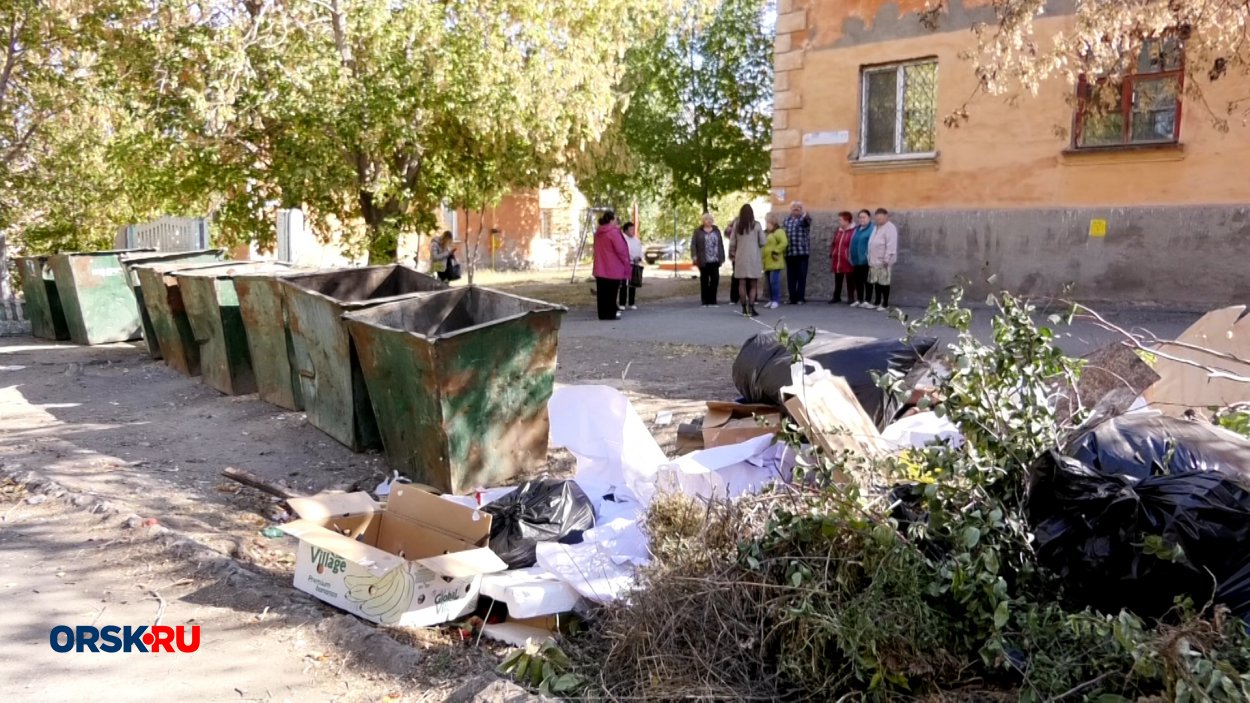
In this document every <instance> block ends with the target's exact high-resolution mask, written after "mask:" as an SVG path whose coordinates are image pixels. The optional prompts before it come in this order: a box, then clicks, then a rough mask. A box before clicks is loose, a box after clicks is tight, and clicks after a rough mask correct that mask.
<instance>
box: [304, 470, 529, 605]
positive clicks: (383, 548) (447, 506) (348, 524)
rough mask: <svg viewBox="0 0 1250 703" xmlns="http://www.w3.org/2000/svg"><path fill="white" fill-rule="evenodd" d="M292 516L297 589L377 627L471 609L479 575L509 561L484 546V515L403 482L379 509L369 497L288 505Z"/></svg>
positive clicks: (306, 500)
mask: <svg viewBox="0 0 1250 703" xmlns="http://www.w3.org/2000/svg"><path fill="white" fill-rule="evenodd" d="M287 503H289V504H290V506H291V508H292V509H293V510H294V511H295V512H296V513H297V514H298V515H299V517H300V519H299V520H296V521H294V522H291V523H288V524H287V525H285V526H284V527H283V528H282V529H283V530H284V531H285V532H286V533H287V534H289V535H292V536H294V537H296V538H298V539H299V552H298V554H297V556H296V560H295V587H296V588H298V589H299V590H301V591H304V592H305V593H308V594H309V595H311V596H313V597H315V598H318V599H320V600H323V601H325V602H327V603H330V604H331V605H334V606H337V607H339V608H341V609H343V610H346V611H347V612H349V613H354V614H355V615H359V616H360V617H362V618H364V619H366V620H371V621H373V622H376V623H381V624H385V625H402V626H410V627H427V626H430V625H438V624H440V623H444V622H447V621H449V620H454V619H456V618H458V617H460V616H461V615H464V614H466V613H468V612H470V611H472V610H473V608H474V607H475V606H476V605H477V597H478V590H479V589H480V588H481V585H482V575H483V574H489V573H495V572H500V571H504V570H506V569H507V568H508V565H507V564H505V563H504V562H503V560H501V559H500V558H499V557H498V556H496V555H495V553H494V552H492V551H491V550H490V549H488V548H486V546H485V545H486V544H487V542H488V541H489V538H490V523H491V518H490V515H487V514H486V513H482V512H479V511H477V510H474V509H472V508H468V507H465V506H463V505H457V504H455V503H452V502H450V501H446V500H443V499H441V498H438V497H437V496H435V495H433V494H430V493H427V492H425V491H422V490H420V489H418V488H414V487H412V486H406V485H402V484H401V485H397V486H395V487H394V488H393V489H392V491H391V494H390V497H389V499H388V500H387V503H386V506H385V507H383V506H381V505H379V504H378V503H377V502H375V501H374V500H373V498H371V497H370V496H369V494H367V493H330V494H322V495H319V496H314V497H311V498H291V499H289V500H288V501H287Z"/></svg>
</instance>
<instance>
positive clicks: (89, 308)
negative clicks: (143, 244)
mask: <svg viewBox="0 0 1250 703" xmlns="http://www.w3.org/2000/svg"><path fill="white" fill-rule="evenodd" d="M145 251H152V250H151V249H121V250H113V251H92V252H79V253H74V254H54V255H52V256H49V257H48V265H49V266H51V267H52V275H53V278H55V279H56V290H57V293H58V294H60V296H61V309H62V310H64V311H65V322H66V323H67V324H68V326H69V336H70V339H72V340H74V343H75V344H108V343H110V342H128V341H130V340H132V339H138V338H139V335H140V333H141V332H142V327H143V323H142V322H141V320H140V318H139V306H138V304H137V303H136V302H135V294H134V291H132V290H131V289H130V286H129V285H127V284H126V274H125V271H124V270H123V267H122V262H121V256H122V255H123V254H137V253H140V252H145Z"/></svg>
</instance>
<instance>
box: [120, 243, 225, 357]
mask: <svg viewBox="0 0 1250 703" xmlns="http://www.w3.org/2000/svg"><path fill="white" fill-rule="evenodd" d="M225 253H226V252H225V250H224V249H202V250H199V251H179V252H171V253H166V254H157V253H146V252H145V253H142V254H123V255H122V256H121V262H122V269H123V270H124V271H125V274H126V285H128V286H130V289H131V290H132V291H134V294H135V302H136V303H138V305H139V320H140V322H142V323H143V341H144V342H145V343H146V344H147V347H148V354H149V355H150V356H151V357H152V358H153V359H160V358H161V345H160V340H159V338H158V337H157V335H156V330H155V329H154V328H153V327H152V317H151V315H150V314H149V313H148V308H147V303H146V302H145V301H144V299H143V283H142V281H140V280H139V276H138V274H137V273H136V272H135V267H136V266H139V265H144V264H164V263H174V262H179V261H185V262H186V263H189V264H190V263H199V262H211V261H221V260H222V259H223V258H225Z"/></svg>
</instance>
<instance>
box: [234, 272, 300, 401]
mask: <svg viewBox="0 0 1250 703" xmlns="http://www.w3.org/2000/svg"><path fill="white" fill-rule="evenodd" d="M289 275H291V274H290V273H242V274H239V275H237V276H235V277H234V289H235V291H237V292H238V294H239V311H240V312H241V313H242V314H243V327H244V328H245V329H246V330H247V346H248V351H249V352H250V353H251V355H252V371H253V372H255V374H256V391H257V393H259V394H260V399H261V400H263V401H265V402H267V403H272V404H274V405H276V406H278V407H280V408H286V409H287V410H303V409H304V398H303V394H302V393H301V392H300V383H299V373H298V372H297V371H296V366H295V348H294V343H293V342H292V341H291V329H290V327H289V326H288V324H287V310H286V302H285V300H284V298H283V295H282V278H283V277H285V276H289Z"/></svg>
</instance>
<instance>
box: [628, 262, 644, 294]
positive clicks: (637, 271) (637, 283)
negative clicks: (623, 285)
mask: <svg viewBox="0 0 1250 703" xmlns="http://www.w3.org/2000/svg"><path fill="white" fill-rule="evenodd" d="M629 287H630V288H642V264H634V265H633V270H631V271H630V272H629Z"/></svg>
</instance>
